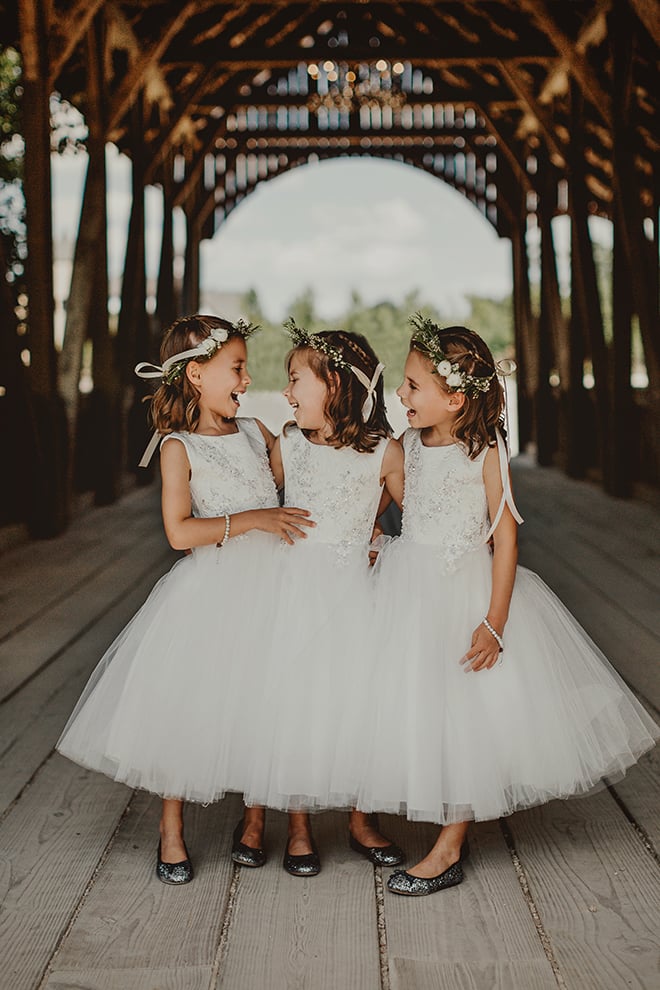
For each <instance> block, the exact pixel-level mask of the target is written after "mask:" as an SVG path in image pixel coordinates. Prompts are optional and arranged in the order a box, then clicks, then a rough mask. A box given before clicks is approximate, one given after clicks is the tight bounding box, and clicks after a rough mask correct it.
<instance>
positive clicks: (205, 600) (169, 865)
mask: <svg viewBox="0 0 660 990" xmlns="http://www.w3.org/2000/svg"><path fill="white" fill-rule="evenodd" d="M254 329H255V328H254V327H251V326H248V325H247V324H245V323H243V322H242V321H239V322H238V323H237V324H235V325H232V324H231V323H228V322H227V321H226V320H222V319H218V318H217V317H212V316H189V317H185V318H183V319H181V320H177V321H176V322H175V323H174V324H173V325H172V326H171V327H170V328H169V330H168V331H167V332H166V334H165V338H164V340H163V344H162V348H161V361H162V366H160V367H155V366H153V365H148V364H145V363H143V364H140V365H138V366H137V368H136V372H137V373H138V374H141V375H142V376H143V377H155V378H157V379H158V380H159V381H160V386H159V388H158V390H157V391H156V393H155V395H154V397H153V401H152V407H151V410H152V418H153V422H154V425H155V427H156V431H157V434H163V435H164V436H163V439H162V441H161V474H162V510H163V521H164V524H165V532H166V534H167V537H168V540H169V542H170V544H171V545H172V547H174V549H176V550H183V549H189V548H191V549H192V554H190V555H188V556H186V557H184V558H183V559H182V560H180V561H178V562H177V563H176V564H175V565H174V567H173V568H172V570H171V571H170V572H169V574H167V575H166V576H165V577H163V578H161V580H160V581H159V582H158V583H157V584H156V586H155V587H154V589H153V591H152V592H151V594H150V596H149V598H148V599H147V601H146V602H145V604H144V605H143V606H142V608H141V609H140V611H139V612H138V613H137V614H136V615H135V616H134V618H133V619H132V620H131V622H130V623H129V624H128V626H127V627H126V628H125V629H124V631H123V632H122V633H121V634H120V635H119V637H118V638H117V639H116V640H115V642H114V643H113V644H112V646H111V647H110V648H109V650H108V651H107V653H106V654H105V656H104V657H103V659H102V660H101V662H100V663H99V665H98V666H97V668H96V670H95V671H94V673H93V674H92V676H91V678H90V680H89V683H88V684H87V687H86V688H85V690H84V692H83V694H82V697H81V698H80V701H79V702H78V704H77V706H76V708H75V710H74V712H73V714H72V716H71V718H70V719H69V722H68V723H67V725H66V727H65V729H64V732H63V734H62V736H61V737H60V740H59V742H58V744H57V748H58V749H59V751H60V752H61V753H63V754H64V756H68V757H69V758H70V759H72V760H75V761H76V762H77V763H80V764H82V765H83V766H86V767H90V768H92V769H94V770H100V771H102V772H103V773H106V774H108V775H109V776H111V777H113V778H114V779H115V780H118V781H122V782H123V783H126V784H128V785H129V787H143V788H146V789H147V790H149V791H153V792H155V793H157V794H160V795H162V796H163V797H164V800H163V810H162V818H161V825H160V843H159V847H158V860H157V874H158V877H159V879H160V880H162V881H163V882H164V883H174V884H181V883H186V882H188V881H189V880H191V879H192V875H193V870H192V865H191V863H190V858H189V856H188V852H187V849H186V846H185V843H184V840H183V818H182V809H183V801H184V800H189V801H200V802H210V801H215V800H217V799H219V798H220V797H222V795H223V793H224V792H225V790H238V791H241V790H243V781H244V779H245V778H246V777H247V775H248V770H247V767H248V764H249V763H250V761H251V758H252V752H253V742H252V739H251V738H250V732H251V731H253V730H251V728H250V726H249V724H248V723H247V722H246V719H245V718H244V710H245V704H244V703H245V702H246V700H247V699H249V698H251V697H252V696H253V694H254V693H255V685H254V683H253V682H252V678H251V668H252V664H253V661H254V658H255V656H259V655H260V653H262V652H263V650H264V647H265V642H266V639H267V631H268V628H269V626H270V625H271V624H272V622H273V619H274V615H275V611H276V596H275V595H274V594H273V591H274V589H275V588H276V587H277V576H278V573H279V558H280V557H281V552H282V551H281V545H280V538H282V539H283V540H285V541H286V542H287V543H293V539H294V538H297V537H303V536H304V535H305V529H303V527H309V526H311V525H313V523H311V521H310V520H309V519H308V518H307V517H308V515H309V513H307V512H304V511H302V510H300V509H297V508H294V507H290V508H280V507H279V502H278V497H277V491H276V488H275V484H274V481H273V477H272V474H271V471H270V468H269V463H268V448H269V446H271V445H272V441H273V439H274V438H273V437H272V435H271V434H270V433H269V431H268V430H267V429H266V428H265V427H264V426H263V425H262V424H261V423H260V422H259V421H258V420H253V419H236V413H237V411H238V408H239V405H240V396H241V395H242V394H243V393H244V392H245V390H246V389H247V387H248V385H249V384H250V376H249V374H248V370H247V363H246V362H247V354H246V346H245V339H246V337H248V336H249V334H250V333H251V332H252V331H253V330H254ZM150 446H152V445H150ZM257 811H258V809H257ZM246 824H247V823H246ZM239 828H241V826H239ZM241 834H242V829H241ZM239 837H240V836H239ZM237 838H238V837H235V846H236V844H237ZM239 846H240V843H239ZM239 851H240V850H239ZM249 865H261V864H260V863H257V862H252V863H250V864H249Z"/></svg>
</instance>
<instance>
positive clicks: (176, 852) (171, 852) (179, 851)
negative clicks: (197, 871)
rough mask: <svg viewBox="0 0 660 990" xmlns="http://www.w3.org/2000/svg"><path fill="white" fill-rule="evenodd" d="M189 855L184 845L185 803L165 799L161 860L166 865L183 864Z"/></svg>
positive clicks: (161, 824)
mask: <svg viewBox="0 0 660 990" xmlns="http://www.w3.org/2000/svg"><path fill="white" fill-rule="evenodd" d="M187 855H188V854H187V853H186V847H185V845H184V844H183V801H179V800H175V799H173V798H165V799H164V800H163V809H162V812H161V816H160V858H161V859H162V861H163V862H164V863H182V862H183V861H184V859H187Z"/></svg>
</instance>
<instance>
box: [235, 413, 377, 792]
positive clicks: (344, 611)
mask: <svg viewBox="0 0 660 990" xmlns="http://www.w3.org/2000/svg"><path fill="white" fill-rule="evenodd" d="M280 443H281V450H282V462H283V466H284V475H285V504H286V505H290V506H297V507H300V508H304V509H308V510H309V511H310V512H311V517H312V519H313V520H314V521H315V522H316V528H315V529H310V530H308V531H307V532H308V537H307V539H306V540H298V541H297V542H296V544H295V545H294V546H292V547H285V548H284V557H285V561H284V564H283V567H282V572H281V589H280V591H281V593H280V597H279V608H278V615H277V620H276V623H275V625H274V627H273V638H272V649H271V657H270V661H269V663H268V667H269V670H268V673H267V677H266V680H265V684H264V691H263V697H262V705H261V713H260V717H259V719H258V722H259V729H258V738H259V746H258V752H259V753H260V755H261V759H260V760H258V761H256V762H255V764H254V768H253V769H254V774H253V777H252V779H251V781H250V783H249V784H248V786H247V788H246V801H247V802H248V803H250V804H265V805H268V806H270V807H275V808H280V809H288V810H310V811H313V810H316V809H320V808H330V807H335V808H340V807H350V806H352V805H353V803H354V801H355V799H356V796H357V788H358V785H359V780H360V777H361V772H362V770H361V763H360V759H361V757H362V755H363V754H364V753H365V747H364V719H365V711H364V705H365V704H368V695H369V691H370V685H369V674H370V671H371V664H372V657H373V646H372V644H371V642H370V636H371V630H372V624H371V612H372V608H373V593H372V581H371V572H370V568H369V556H368V548H369V542H370V539H371V533H372V529H373V523H374V519H375V516H376V512H377V509H378V503H379V500H380V495H381V483H380V478H381V470H382V462H383V455H384V453H385V449H386V447H387V444H388V443H389V441H388V440H387V439H383V440H381V441H380V443H379V444H378V446H377V448H376V449H375V450H374V451H373V452H371V453H359V452H357V451H355V450H353V449H352V448H350V447H343V448H334V447H327V446H322V445H318V444H313V443H311V442H310V441H309V440H307V438H306V437H305V435H304V434H303V433H302V432H301V430H300V429H299V428H298V427H297V426H296V425H295V424H292V425H288V426H287V427H285V429H284V431H283V433H282V434H281V437H280Z"/></svg>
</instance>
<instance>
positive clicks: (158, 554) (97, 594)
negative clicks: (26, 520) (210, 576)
mask: <svg viewBox="0 0 660 990" xmlns="http://www.w3.org/2000/svg"><path fill="white" fill-rule="evenodd" d="M141 551H142V552H141V554H140V555H134V554H127V555H124V556H120V557H116V558H115V559H114V560H113V561H112V562H111V563H109V564H108V565H107V567H105V568H104V569H103V570H102V571H101V572H100V573H99V574H97V575H96V576H95V578H94V579H93V580H90V581H87V582H85V583H84V584H82V585H80V586H78V587H76V588H75V590H74V591H72V593H71V594H70V595H69V596H67V597H66V598H65V599H63V600H62V601H60V602H58V603H57V604H56V605H54V606H53V608H51V609H48V611H47V612H45V613H43V614H40V615H39V616H38V617H37V618H36V619H34V621H32V622H30V623H28V624H27V625H25V626H24V627H23V628H21V629H20V631H19V632H18V633H16V635H14V636H11V637H9V638H8V639H6V640H5V642H4V643H2V644H0V698H6V697H7V696H8V695H9V694H11V692H12V691H15V690H16V689H17V688H18V687H20V686H21V684H23V683H24V682H25V681H26V680H27V678H29V677H31V676H32V675H33V674H34V673H35V672H36V671H38V670H39V669H40V668H41V667H42V666H43V665H44V664H45V663H47V662H48V661H49V660H50V659H51V658H52V657H54V656H55V655H56V654H57V653H58V652H59V651H60V650H63V649H65V648H67V647H69V646H70V645H72V644H73V643H74V642H75V641H76V639H78V638H79V636H80V635H81V633H83V632H84V631H85V628H86V627H87V626H91V625H92V624H93V623H94V622H95V621H98V619H99V618H100V617H101V616H102V615H103V613H104V612H105V611H107V609H108V608H110V607H112V606H113V605H114V604H115V603H116V602H117V601H120V600H121V599H122V598H123V597H124V596H125V594H126V589H127V588H129V589H130V586H131V585H132V584H133V583H136V582H139V581H141V579H142V578H143V576H144V575H145V573H151V568H152V561H153V560H154V559H156V560H160V562H161V563H162V565H163V568H165V564H166V562H167V561H171V554H170V551H169V550H168V549H166V545H164V544H163V540H162V536H161V535H160V534H159V533H157V532H154V533H150V534H147V535H145V536H144V538H143V539H142V541H141ZM145 561H146V564H145Z"/></svg>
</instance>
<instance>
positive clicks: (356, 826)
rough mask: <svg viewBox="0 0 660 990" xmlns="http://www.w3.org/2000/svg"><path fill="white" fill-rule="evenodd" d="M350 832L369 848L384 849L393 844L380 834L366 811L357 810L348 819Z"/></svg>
mask: <svg viewBox="0 0 660 990" xmlns="http://www.w3.org/2000/svg"><path fill="white" fill-rule="evenodd" d="M348 830H349V832H350V833H351V835H352V836H353V838H354V839H357V841H358V842H359V843H360V844H361V845H363V846H368V847H369V848H374V847H375V848H377V849H378V848H380V849H383V848H385V846H389V845H391V843H392V840H391V839H386V838H385V836H384V835H381V834H380V832H379V831H378V829H377V828H376V827H375V826H374V824H373V819H372V817H371V815H368V814H367V813H366V812H365V811H356V810H355V808H353V810H352V811H351V812H350V814H349V817H348Z"/></svg>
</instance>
